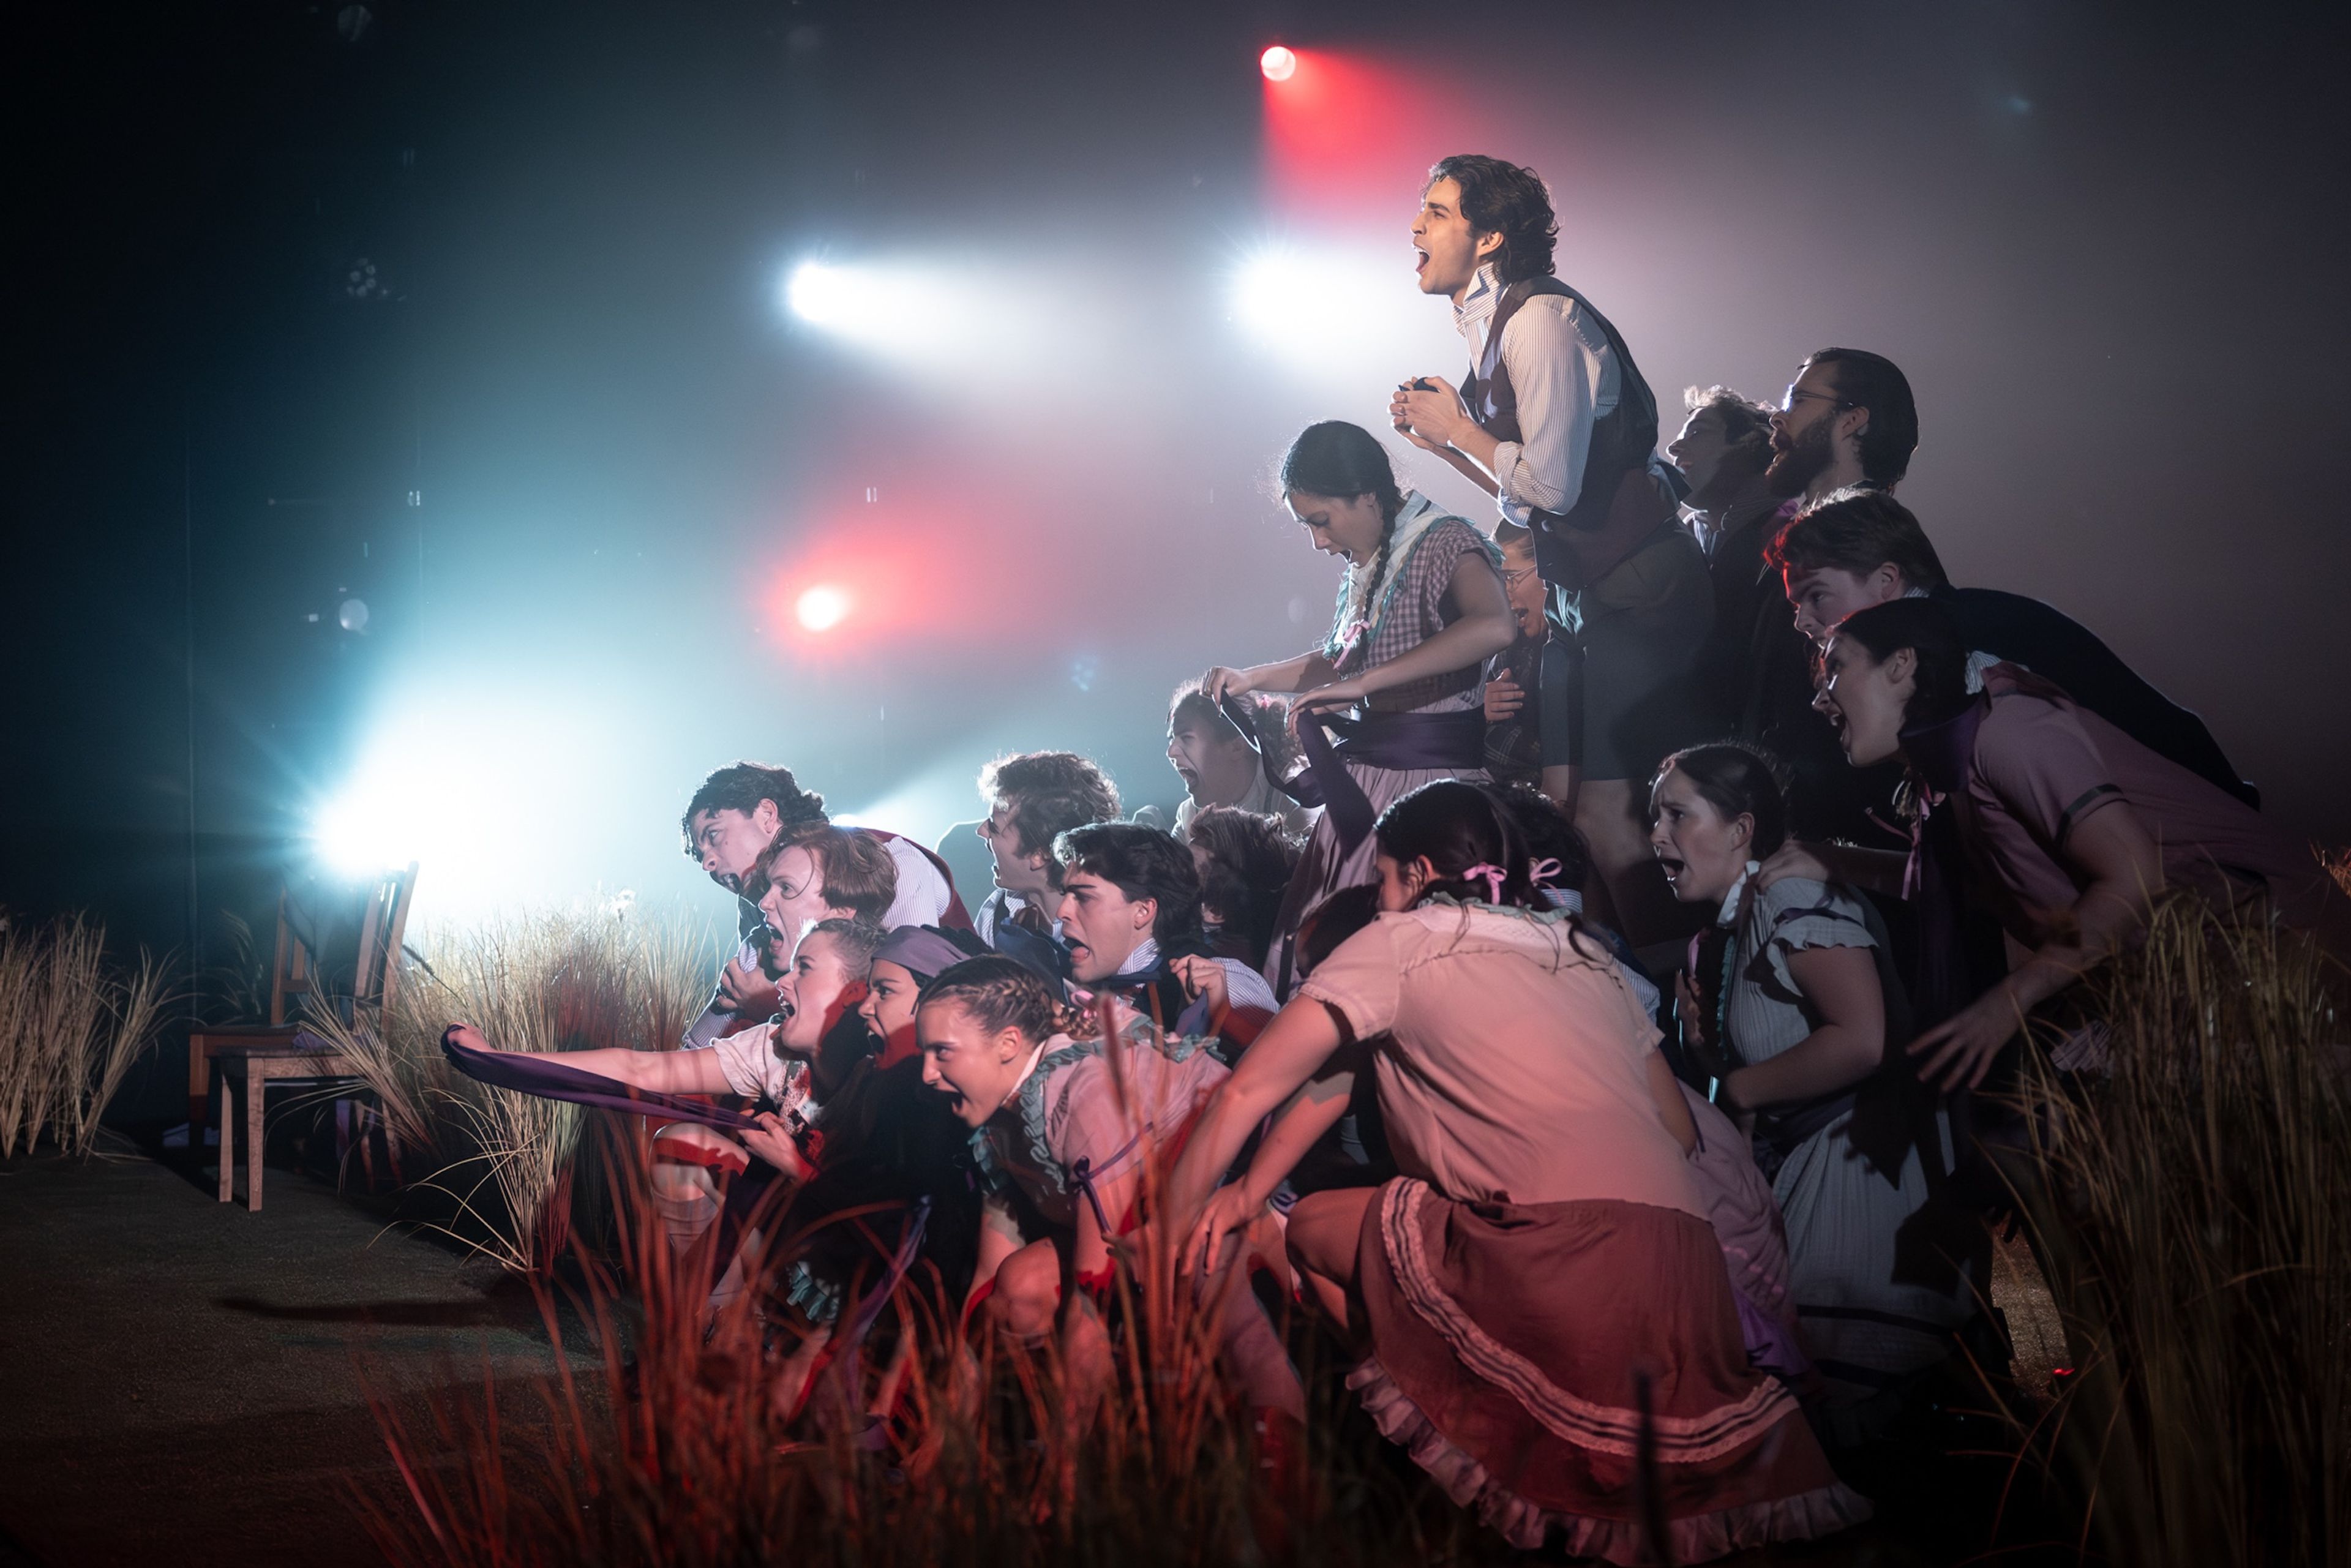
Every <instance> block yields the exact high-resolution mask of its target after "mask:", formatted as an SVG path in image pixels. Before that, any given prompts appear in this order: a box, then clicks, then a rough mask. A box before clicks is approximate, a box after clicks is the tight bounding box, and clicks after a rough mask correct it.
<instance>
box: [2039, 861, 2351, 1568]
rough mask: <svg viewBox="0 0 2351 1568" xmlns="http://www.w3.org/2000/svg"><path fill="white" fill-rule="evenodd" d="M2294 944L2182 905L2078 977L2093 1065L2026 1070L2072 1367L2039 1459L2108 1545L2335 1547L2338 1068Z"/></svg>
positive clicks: (2309, 966)
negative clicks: (2082, 1075)
mask: <svg viewBox="0 0 2351 1568" xmlns="http://www.w3.org/2000/svg"><path fill="white" fill-rule="evenodd" d="M2342 980H2343V977H2342V975H2341V972H2340V971H2339V970H2338V969H2336V968H2335V967H2333V966H2332V965H2331V964H2329V963H2328V962H2327V961H2326V960H2325V959H2324V958H2323V957H2321V956H2317V955H2316V954H2315V953H2314V951H2313V950H2312V949H2311V948H2310V947H2309V946H2307V945H2306V944H2305V943H2304V942H2302V941H2300V940H2299V939H2298V938H2295V937H2294V936H2291V935H2290V934H2284V933H2281V932H2279V931H2277V930H2276V929H2274V928H2273V927H2271V926H2269V925H2263V924H2261V923H2258V922H2255V921H2251V920H2247V919H2244V918H2242V917H2240V916H2235V915H2215V914H2213V913H2212V912H2210V911H2209V910H2208V909H2206V908H2205V907H2204V906H2203V905H2201V904H2198V903H2196V902H2194V901H2191V900H2181V901H2176V902H2174V903H2171V904H2167V905H2166V906H2165V907H2164V908H2162V909H2161V910H2159V911H2158V915H2157V917H2156V920H2155V922H2154V925H2153V926H2152V928H2151V930H2150V931H2149V934H2148V937H2147V943H2146V946H2144V947H2143V948H2142V949H2141V950H2140V951H2139V952H2137V953H2136V954H2133V955H2132V956H2129V957H2128V958H2127V959H2126V960H2125V961H2123V962H2122V963H2120V964H2119V965H2118V966H2117V967H2116V972H2115V973H2114V975H2113V976H2112V977H2111V978H2110V979H2108V980H2106V981H2105V983H2104V984H2103V985H2102V991H2103V995H2104V1002H2105V1009H2106V1015H2107V1017H2108V1019H2109V1020H2110V1022H2111V1026H2112V1030H2113V1042H2112V1050H2113V1070H2112V1074H2111V1076H2110V1077H2109V1078H2107V1079H2105V1081H2103V1082H2095V1083H2092V1084H2089V1085H2087V1086H2086V1087H2085V1086H2079V1085H2072V1084H2066V1083H2064V1082H2060V1081H2059V1080H2058V1079H2057V1077H2056V1076H2055V1075H2054V1074H2053V1073H2052V1072H2050V1071H2048V1070H2046V1069H2045V1068H2042V1069H2037V1070H2035V1071H2033V1072H2032V1076H2031V1078H2030V1080H2029V1082H2028V1085H2027V1097H2028V1102H2029V1103H2030V1104H2031V1107H2032V1110H2033V1112H2034V1114H2033V1117H2032V1124H2033V1125H2034V1127H2035V1128H2036V1130H2037V1137H2036V1142H2037V1149H2036V1153H2037V1154H2038V1155H2039V1158H2040V1161H2041V1165H2042V1169H2043V1173H2044V1179H2043V1182H2042V1183H2041V1184H2040V1185H2039V1186H2038V1187H2037V1190H2033V1191H2032V1192H2030V1193H2028V1195H2027V1196H2028V1201H2029V1205H2030V1207H2031V1209H2032V1218H2033V1221H2034V1228H2035V1244H2036V1250H2038V1251H2039V1252H2040V1254H2041V1256H2042V1257H2043V1260H2044V1262H2045V1263H2046V1264H2047V1266H2048V1272H2049V1275H2050V1284H2051V1287H2052V1289H2053V1291H2055V1293H2056V1296H2057V1300H2058V1302H2059V1304H2060V1306H2061V1308H2062V1309H2063V1310H2064V1313H2065V1317H2066V1331H2067V1336H2068V1338H2069V1340H2070V1341H2071V1343H2073V1344H2074V1346H2075V1349H2076V1354H2077V1355H2078V1356H2079V1358H2080V1361H2081V1366H2080V1369H2079V1370H2078V1372H2077V1374H2076V1375H2075V1376H2074V1379H2073V1387H2072V1389H2071V1391H2070V1392H2069V1393H2068V1394H2067V1396H2065V1399H2064V1403H2063V1405H2062V1406H2061V1408H2060V1410H2059V1412H2058V1415H2059V1418H2060V1420H2061V1422H2062V1427H2061V1430H2060V1434H2059V1437H2058V1451H2059V1453H2060V1455H2061V1456H2062V1458H2063V1459H2064V1463H2065V1464H2066V1466H2067V1468H2068V1469H2070V1470H2071V1471H2072V1473H2073V1474H2074V1478H2075V1479H2076V1481H2077V1483H2078V1484H2079V1486H2080V1487H2081V1490H2082V1491H2083V1494H2084V1495H2085V1497H2086V1498H2088V1499H2089V1500H2090V1505H2091V1507H2090V1521H2089V1528H2090V1529H2091V1530H2093V1531H2095V1533H2096V1534H2097V1535H2098V1536H2099V1537H2100V1543H2101V1544H2102V1546H2103V1547H2104V1548H2105V1552H2107V1554H2108V1555H2109V1556H2110V1557H2111V1558H2112V1559H2113V1560H2115V1561H2117V1562H2129V1563H2145V1564H2153V1565H2158V1568H2159V1565H2164V1564H2180V1565H2182V1568H2185V1565H2186V1564H2189V1563H2195V1564H2199V1565H2202V1564H2223V1563H2241V1564H2248V1565H2250V1564H2255V1563H2261V1564H2279V1565H2295V1568H2299V1565H2308V1568H2322V1565H2333V1568H2341V1565H2343V1564H2346V1563H2351V1520H2346V1519H2345V1518H2344V1517H2342V1515H2343V1508H2344V1495H2343V1494H2344V1487H2345V1481H2346V1478H2351V1157H2346V1150H2351V1085H2346V1076H2345V1070H2346V1062H2345V1056H2344V1051H2343V1044H2342V1029H2341V1025H2340V1022H2339V1020H2338V1018H2337V1015H2336V1011H2335V999H2334V996H2333V994H2331V993H2332V990H2333V988H2335V987H2338V986H2339V985H2340V984H2341V982H2342Z"/></svg>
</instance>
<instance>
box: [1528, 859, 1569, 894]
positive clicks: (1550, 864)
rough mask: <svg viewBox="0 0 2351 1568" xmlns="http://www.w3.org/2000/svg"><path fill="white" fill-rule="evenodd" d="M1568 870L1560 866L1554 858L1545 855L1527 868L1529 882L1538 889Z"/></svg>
mask: <svg viewBox="0 0 2351 1568" xmlns="http://www.w3.org/2000/svg"><path fill="white" fill-rule="evenodd" d="M1566 869H1567V868H1566V867H1565V866H1563V865H1562V864H1560V863H1559V862H1558V861H1557V860H1555V859H1553V858H1552V856H1550V855H1545V856H1543V857H1542V859H1541V860H1539V861H1537V862H1535V863H1534V864H1532V865H1531V866H1529V867H1527V880H1528V881H1529V882H1531V883H1533V884H1534V885H1535V886H1537V887H1543V886H1546V885H1548V884H1549V883H1550V882H1551V879H1552V878H1553V877H1555V876H1557V875H1558V874H1559V873H1561V872H1563V871H1565V870H1566Z"/></svg>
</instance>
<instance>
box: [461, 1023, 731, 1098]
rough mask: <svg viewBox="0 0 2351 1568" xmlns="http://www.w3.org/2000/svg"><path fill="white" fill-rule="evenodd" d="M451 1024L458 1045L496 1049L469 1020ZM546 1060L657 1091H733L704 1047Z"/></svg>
mask: <svg viewBox="0 0 2351 1568" xmlns="http://www.w3.org/2000/svg"><path fill="white" fill-rule="evenodd" d="M454 1027H455V1030H456V1033H455V1036H454V1038H455V1040H456V1041H457V1043H458V1044H459V1045H462V1046H465V1047H468V1048H469V1049H471V1050H474V1051H496V1050H497V1049H498V1048H497V1047H496V1046H495V1045H492V1044H491V1043H490V1042H489V1041H488V1040H486V1039H485V1038H483V1035H482V1032H481V1030H477V1029H475V1028H474V1027H473V1025H471V1024H462V1023H461V1024H457V1025H455V1026H454ZM506 1054H507V1055H513V1056H523V1055H530V1054H535V1053H532V1052H527V1051H509V1052H507V1053H506ZM549 1061H559V1062H561V1063H562V1064H563V1065H564V1066H566V1067H576V1068H578V1069H580V1071H582V1072H595V1073H601V1074H602V1075H603V1076H604V1077H606V1078H617V1079H619V1080H620V1081H621V1082H623V1083H633V1084H635V1085H636V1086H637V1087H638V1088H640V1089H650V1090H652V1091H653V1092H655V1093H656V1094H726V1093H730V1092H732V1085H730V1084H729V1083H728V1082H726V1072H725V1071H722V1070H721V1069H720V1067H719V1065H718V1053H717V1052H716V1051H712V1050H710V1049H709V1048H707V1047H704V1048H702V1049H700V1050H695V1051H628V1050H623V1049H619V1048H611V1049H607V1050H602V1051H561V1052H559V1053H556V1054H554V1055H552V1056H550V1057H549Z"/></svg>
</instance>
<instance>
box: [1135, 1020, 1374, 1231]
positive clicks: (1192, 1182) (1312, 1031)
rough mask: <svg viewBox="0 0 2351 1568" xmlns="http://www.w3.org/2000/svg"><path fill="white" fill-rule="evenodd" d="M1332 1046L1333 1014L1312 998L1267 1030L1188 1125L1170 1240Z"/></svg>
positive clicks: (1187, 1227) (1171, 1182)
mask: <svg viewBox="0 0 2351 1568" xmlns="http://www.w3.org/2000/svg"><path fill="white" fill-rule="evenodd" d="M1339 1044H1340V1030H1339V1017H1338V1014H1337V1013H1335V1012H1334V1011H1332V1009H1330V1008H1329V1007H1328V1006H1327V1005H1325V1004H1324V1003H1322V1002H1320V1001H1316V1000H1315V999H1314V998H1311V997H1301V998H1297V999H1296V1000H1294V1001H1292V1002H1291V1003H1290V1005H1289V1006H1288V1007H1286V1008H1284V1009H1281V1011H1280V1013H1279V1014H1278V1015H1276V1016H1275V1018H1274V1020H1273V1022H1272V1023H1270V1024H1269V1025H1267V1026H1266V1030H1265V1032H1264V1033H1263V1034H1261V1035H1259V1036H1258V1037H1257V1043H1256V1044H1254V1045H1252V1046H1250V1047H1249V1054H1248V1055H1247V1056H1244V1057H1242V1058H1241V1064H1240V1065H1239V1066H1238V1067H1237V1068H1235V1069H1234V1070H1233V1075H1232V1076H1231V1077H1230V1078H1228V1079H1226V1080H1225V1082H1224V1084H1223V1086H1222V1087H1220V1088H1219V1089H1218V1090H1217V1092H1216V1093H1215V1095H1214V1096H1212V1097H1211V1098H1210V1099H1209V1101H1208V1103H1207V1106H1206V1107H1205V1108H1204V1109H1203V1110H1202V1111H1201V1113H1200V1119H1199V1120H1198V1121H1197V1122H1196V1123H1194V1124H1193V1126H1192V1135H1191V1137H1190V1138H1189V1139H1187V1140H1186V1143H1185V1145H1184V1155H1183V1157H1182V1158H1181V1159H1179V1160H1177V1161H1176V1162H1175V1171H1174V1173H1173V1174H1171V1175H1170V1176H1169V1177H1168V1179H1167V1192H1166V1198H1165V1215H1166V1220H1167V1226H1168V1229H1167V1234H1168V1235H1169V1236H1171V1237H1181V1236H1189V1235H1190V1234H1191V1231H1192V1226H1193V1222H1194V1220H1195V1219H1196V1218H1197V1216H1198V1214H1199V1212H1200V1207H1201V1205H1203V1204H1204V1203H1206V1202H1207V1197H1208V1194H1209V1193H1210V1192H1211V1191H1212V1190H1214V1188H1215V1187H1216V1185H1217V1178H1218V1177H1220V1176H1223V1175H1224V1174H1225V1172H1226V1171H1228V1170H1229V1169H1231V1168H1232V1164H1233V1161H1234V1160H1235V1159H1237V1158H1238V1157H1239V1155H1240V1152H1241V1145H1243V1144H1246V1143H1247V1142H1249V1134H1250V1133H1251V1132H1252V1131H1253V1130H1255V1128H1256V1127H1257V1124H1259V1122H1262V1121H1264V1120H1265V1119H1266V1117H1267V1116H1269V1115H1270V1114H1272V1113H1273V1112H1274V1111H1276V1110H1277V1109H1279V1108H1280V1105H1281V1104H1282V1103H1283V1102H1284V1101H1286V1100H1288V1099H1289V1098H1290V1096H1291V1095H1292V1094H1294V1093H1296V1092H1298V1088H1299V1086H1300V1085H1301V1084H1302V1083H1304V1082H1306V1081H1307V1080H1308V1079H1309V1078H1311V1077H1312V1076H1313V1075H1314V1070H1315V1069H1316V1068H1318V1067H1321V1066H1322V1064H1323V1062H1325V1061H1329V1060H1330V1057H1331V1053H1332V1051H1337V1050H1338V1049H1339ZM1283 1174H1287V1172H1286V1171H1285V1172H1284V1173H1283ZM1276 1179H1279V1178H1278V1177H1277V1178H1276Z"/></svg>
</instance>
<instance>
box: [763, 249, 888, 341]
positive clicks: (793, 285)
mask: <svg viewBox="0 0 2351 1568" xmlns="http://www.w3.org/2000/svg"><path fill="white" fill-rule="evenodd" d="M784 302H785V303H786V304H787V305H788V306H789V307H790V308H791V312H792V314H793V315H795V316H797V317H799V319H801V320H803V321H810V322H813V323H815V324H816V325H817V326H820V327H846V326H852V325H853V324H855V322H856V321H857V319H859V318H860V317H861V316H864V315H866V314H867V313H869V312H871V311H872V310H873V309H875V308H877V307H878V306H880V304H881V303H882V289H881V287H879V286H878V285H877V283H876V282H875V280H874V279H873V278H872V277H870V276H867V275H865V274H862V273H860V272H858V271H856V270H854V269H853V268H851V267H832V266H829V265H828V264H826V263H824V262H821V261H804V262H802V263H800V264H799V266H798V267H794V268H792V276H791V278H790V280H789V282H788V283H787V284H786V285H785V286H784Z"/></svg>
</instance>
